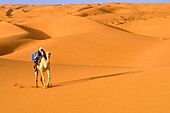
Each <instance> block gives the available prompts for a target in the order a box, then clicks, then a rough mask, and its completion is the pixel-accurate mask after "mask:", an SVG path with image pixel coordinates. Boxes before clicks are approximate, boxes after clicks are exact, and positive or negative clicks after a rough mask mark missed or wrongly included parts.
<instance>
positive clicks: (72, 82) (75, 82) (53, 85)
mask: <svg viewBox="0 0 170 113" xmlns="http://www.w3.org/2000/svg"><path fill="white" fill-rule="evenodd" d="M140 72H141V71H128V72H121V73H115V74H109V75H102V76H95V77H89V78H83V79H78V80H71V81H66V82H60V83H56V84H52V85H50V86H49V88H54V87H61V86H65V85H72V84H77V83H82V82H87V81H91V80H97V79H102V78H108V77H113V76H120V75H126V74H135V73H140Z"/></svg>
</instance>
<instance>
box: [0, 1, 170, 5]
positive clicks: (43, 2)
mask: <svg viewBox="0 0 170 113" xmlns="http://www.w3.org/2000/svg"><path fill="white" fill-rule="evenodd" d="M106 2H133V3H163V2H170V0H0V4H71V3H73V4H76V3H77V4H79V3H106Z"/></svg>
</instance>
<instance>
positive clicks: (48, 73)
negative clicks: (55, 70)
mask: <svg viewBox="0 0 170 113" xmlns="http://www.w3.org/2000/svg"><path fill="white" fill-rule="evenodd" d="M47 75H48V81H47V87H49V86H50V85H49V84H50V78H51V76H50V70H49V69H48V70H47Z"/></svg>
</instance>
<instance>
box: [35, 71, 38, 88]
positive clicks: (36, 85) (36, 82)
mask: <svg viewBox="0 0 170 113" xmlns="http://www.w3.org/2000/svg"><path fill="white" fill-rule="evenodd" d="M34 74H35V87H36V88H38V71H35V72H34Z"/></svg>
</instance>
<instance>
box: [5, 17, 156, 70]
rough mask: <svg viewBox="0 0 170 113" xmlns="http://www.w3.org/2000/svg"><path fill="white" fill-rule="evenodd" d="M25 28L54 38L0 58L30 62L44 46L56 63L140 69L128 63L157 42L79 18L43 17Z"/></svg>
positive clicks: (25, 24)
mask: <svg viewBox="0 0 170 113" xmlns="http://www.w3.org/2000/svg"><path fill="white" fill-rule="evenodd" d="M72 20H74V22H73V21H72ZM50 21H52V23H51V24H50ZM47 23H48V24H47ZM80 24H81V26H80ZM24 27H26V28H29V29H36V30H39V31H41V32H43V33H45V34H48V35H49V36H50V37H53V38H51V39H49V40H45V41H40V42H37V43H36V44H34V46H32V48H30V47H29V45H28V47H29V49H28V47H25V48H23V49H22V51H18V52H17V51H16V52H15V53H13V54H10V55H8V56H4V57H3V58H10V59H11V58H12V59H18V60H24V61H30V58H29V57H30V55H31V53H33V52H34V51H36V50H37V48H38V47H39V46H43V47H45V48H46V49H47V50H50V51H51V52H52V53H53V58H54V59H53V60H52V61H53V63H57V64H74V65H99V66H130V67H134V66H137V67H139V66H140V65H138V64H132V63H131V62H133V63H134V60H136V59H138V58H140V56H141V55H142V54H143V53H145V49H147V48H148V49H149V48H150V47H152V46H153V45H155V44H156V43H157V39H152V38H150V37H144V36H140V35H135V34H132V33H129V32H125V31H122V30H120V29H116V28H113V27H109V26H105V25H102V24H100V23H97V22H93V21H91V20H88V19H85V18H82V17H73V16H66V17H65V16H64V17H61V18H59V17H58V18H57V19H56V18H55V17H54V18H51V19H50V20H49V21H48V20H47V19H46V18H44V19H41V20H38V21H35V22H31V23H24V24H22V28H24ZM72 27H74V29H73V28H72ZM27 31H28V29H27ZM29 31H30V30H29ZM33 31H35V30H33ZM33 33H34V32H33ZM39 37H40V35H39ZM134 37H135V38H134ZM123 40H124V41H123ZM127 41H128V42H129V43H128V44H127ZM24 49H25V51H24ZM80 51H81V52H80ZM120 51H121V52H120ZM142 51H143V52H142Z"/></svg>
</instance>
